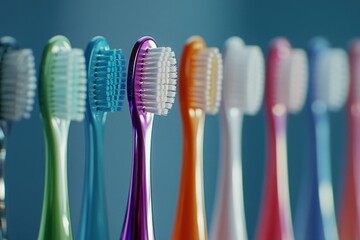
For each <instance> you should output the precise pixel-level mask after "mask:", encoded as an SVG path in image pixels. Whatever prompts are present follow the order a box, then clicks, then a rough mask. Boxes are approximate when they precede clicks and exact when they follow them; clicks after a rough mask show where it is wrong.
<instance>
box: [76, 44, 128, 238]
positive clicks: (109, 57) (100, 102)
mask: <svg viewBox="0 0 360 240" xmlns="http://www.w3.org/2000/svg"><path fill="white" fill-rule="evenodd" d="M85 58H86V65H87V78H88V91H87V101H86V114H85V116H86V125H87V126H86V139H87V146H86V149H87V157H86V159H87V162H86V172H85V189H84V196H83V206H82V207H83V209H82V216H81V223H80V239H109V234H108V222H107V212H106V198H105V188H104V176H103V168H104V167H103V136H104V124H105V121H106V115H107V112H116V111H120V110H121V109H122V106H123V104H124V98H125V79H126V78H125V77H126V68H125V60H124V56H123V55H122V51H121V49H110V46H109V43H108V41H107V40H106V39H105V38H103V37H95V38H93V39H92V40H91V41H90V43H89V44H88V46H87V48H86V51H85Z"/></svg>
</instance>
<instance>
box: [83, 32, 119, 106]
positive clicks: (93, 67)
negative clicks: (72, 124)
mask: <svg viewBox="0 0 360 240" xmlns="http://www.w3.org/2000/svg"><path fill="white" fill-rule="evenodd" d="M85 56H86V62H87V76H88V92H87V93H88V104H89V107H90V110H91V112H93V113H97V112H100V113H104V112H116V111H121V109H122V107H123V104H124V98H125V80H126V68H125V60H124V56H123V54H122V50H121V49H110V46H109V44H108V42H107V40H106V39H105V38H103V37H95V38H93V39H92V40H91V42H90V43H89V45H88V47H87V49H86V52H85Z"/></svg>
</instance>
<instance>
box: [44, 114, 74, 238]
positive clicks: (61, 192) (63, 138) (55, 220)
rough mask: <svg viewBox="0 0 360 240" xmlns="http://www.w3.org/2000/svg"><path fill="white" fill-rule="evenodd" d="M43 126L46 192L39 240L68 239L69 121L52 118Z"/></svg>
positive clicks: (69, 223)
mask: <svg viewBox="0 0 360 240" xmlns="http://www.w3.org/2000/svg"><path fill="white" fill-rule="evenodd" d="M44 125H45V138H46V139H45V140H46V166H45V169H46V170H45V190H44V202H43V211H42V216H41V225H40V232H39V237H38V239H39V240H43V239H44V240H48V239H51V240H71V239H72V233H71V222H70V211H69V197H68V186H67V136H68V129H69V122H67V121H63V120H59V119H51V123H50V124H46V123H45V124H44Z"/></svg>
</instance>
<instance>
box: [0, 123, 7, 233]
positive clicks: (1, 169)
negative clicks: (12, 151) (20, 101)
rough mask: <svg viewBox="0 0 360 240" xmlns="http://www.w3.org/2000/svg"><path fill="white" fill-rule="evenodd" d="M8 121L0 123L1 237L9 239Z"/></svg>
mask: <svg viewBox="0 0 360 240" xmlns="http://www.w3.org/2000/svg"><path fill="white" fill-rule="evenodd" d="M6 124H7V123H6V122H2V123H0V231H1V235H0V239H8V236H7V221H6V202H5V193H6V189H5V159H6V145H5V140H6V135H7V132H6V131H7V126H6Z"/></svg>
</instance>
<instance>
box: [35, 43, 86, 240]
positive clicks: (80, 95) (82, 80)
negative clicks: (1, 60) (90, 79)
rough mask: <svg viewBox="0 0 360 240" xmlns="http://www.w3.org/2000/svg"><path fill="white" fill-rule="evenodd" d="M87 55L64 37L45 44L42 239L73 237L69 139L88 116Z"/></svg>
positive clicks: (41, 83) (41, 96) (42, 71)
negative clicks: (71, 129) (74, 125)
mask: <svg viewBox="0 0 360 240" xmlns="http://www.w3.org/2000/svg"><path fill="white" fill-rule="evenodd" d="M85 99H86V72H85V58H84V54H83V51H82V50H81V49H73V48H71V45H70V42H69V40H68V39H67V38H65V37H63V36H55V37H53V38H51V39H50V40H49V42H48V43H47V45H46V46H45V49H44V52H43V57H42V61H41V68H40V80H39V101H40V113H41V117H42V122H43V127H44V135H45V142H46V165H45V169H46V172H45V190H44V201H43V209H42V216H41V225H40V230H39V237H38V239H62V240H63V239H72V234H71V222H70V212H69V197H68V186H67V138H68V131H69V125H70V121H71V120H75V121H81V120H83V118H84V112H85Z"/></svg>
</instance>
